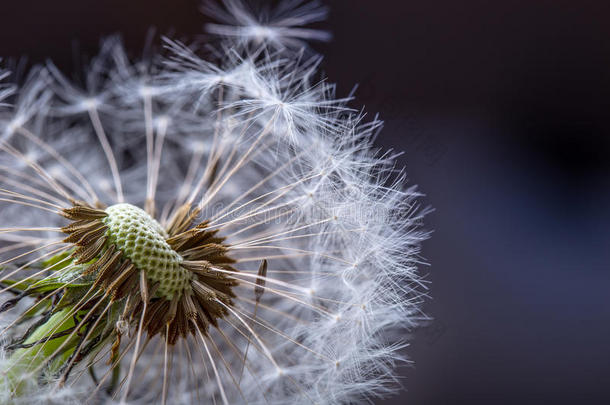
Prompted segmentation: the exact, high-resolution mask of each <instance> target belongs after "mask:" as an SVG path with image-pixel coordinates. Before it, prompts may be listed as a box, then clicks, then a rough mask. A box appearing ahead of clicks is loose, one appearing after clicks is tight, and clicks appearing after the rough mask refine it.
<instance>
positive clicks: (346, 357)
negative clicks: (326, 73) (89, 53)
mask: <svg viewBox="0 0 610 405" xmlns="http://www.w3.org/2000/svg"><path fill="white" fill-rule="evenodd" d="M214 10H215V11H213V13H214V16H216V17H217V18H219V19H220V20H221V22H222V23H223V24H225V25H216V26H211V28H210V27H208V28H209V29H210V31H212V32H214V33H216V34H219V35H222V36H223V37H224V41H223V43H222V47H221V48H220V49H222V50H223V55H224V56H223V57H220V58H218V57H215V58H212V59H210V60H204V59H203V58H202V57H200V56H199V55H198V53H197V52H196V51H195V50H193V49H192V48H191V47H189V46H187V45H185V44H182V43H179V42H176V41H172V40H169V39H165V42H164V44H165V51H164V54H163V55H157V56H154V57H152V58H147V59H144V60H139V61H132V60H130V59H129V58H128V57H127V56H126V53H125V51H124V49H123V47H122V45H121V42H120V40H119V39H117V38H111V39H108V40H106V42H105V43H104V44H103V46H102V50H101V52H100V54H99V55H98V56H97V57H96V58H95V59H94V60H93V61H92V62H91V63H90V66H89V67H88V68H87V70H86V71H87V74H86V77H85V80H84V82H83V83H74V82H71V81H70V80H68V79H67V78H66V77H64V76H63V75H62V74H61V72H60V71H59V70H58V69H57V68H56V67H55V66H53V65H52V64H50V63H49V64H47V65H46V66H41V67H37V68H35V69H33V70H32V71H31V72H30V74H29V76H28V78H27V80H26V81H25V82H24V84H22V85H21V86H19V87H18V88H17V86H13V85H8V84H4V85H1V86H0V134H1V135H0V205H1V209H0V219H1V221H2V227H1V228H0V299H2V301H0V345H1V350H2V351H1V353H0V363H1V367H0V369H1V371H0V402H1V403H15V404H17V403H36V402H38V403H62V404H66V403H70V401H72V402H75V403H82V402H83V401H85V402H89V403H110V402H118V403H133V404H148V403H162V404H166V403H170V404H181V403H184V404H187V403H188V404H190V403H215V404H216V403H219V404H236V403H251V404H256V403H269V404H276V403H278V404H283V403H289V402H290V403H316V404H323V403H349V402H354V401H358V400H362V399H366V398H371V397H374V396H378V395H384V394H387V393H388V392H391V391H392V390H393V389H395V388H396V376H395V375H394V373H393V368H394V365H395V363H396V362H397V361H402V360H404V359H403V358H402V356H401V355H400V354H399V350H400V349H401V348H403V347H404V346H405V345H406V342H405V341H404V340H403V339H402V337H401V333H404V332H405V331H408V330H410V329H412V328H413V327H415V326H417V325H418V324H419V323H420V322H421V321H422V320H424V319H425V316H424V315H423V314H422V313H421V310H420V305H421V301H422V299H423V297H424V295H425V283H424V281H423V280H422V279H421V278H420V277H419V276H418V274H417V265H418V264H419V263H420V262H421V259H420V258H419V246H420V242H421V241H422V240H423V239H425V238H426V236H427V234H426V233H425V232H424V231H422V230H420V226H421V219H422V218H423V216H424V215H425V214H426V209H422V208H420V207H419V205H418V203H417V201H416V198H417V197H418V193H417V191H416V190H415V188H414V187H410V188H407V187H405V175H404V172H402V171H400V170H397V169H396V168H395V158H396V155H394V154H391V153H385V154H380V153H379V152H377V151H376V150H375V149H373V147H372V139H373V137H374V136H375V135H376V133H377V132H378V131H379V129H380V128H381V122H380V121H378V120H377V119H373V120H372V121H367V120H366V119H365V116H364V114H363V113H361V112H358V111H356V110H353V109H351V108H350V107H349V106H348V103H349V102H350V99H349V98H337V97H336V96H335V91H334V87H333V86H332V85H330V84H328V83H327V82H326V81H325V80H323V78H322V77H321V76H320V75H319V73H317V65H318V63H319V58H318V57H317V56H308V57H304V55H305V54H304V53H303V52H302V51H300V50H298V49H295V46H297V45H301V41H302V40H308V39H323V37H325V36H324V35H322V34H320V33H318V32H317V31H312V30H308V29H305V28H298V29H296V28H292V27H294V26H298V27H300V26H302V25H305V24H308V23H311V22H314V21H318V20H319V19H321V18H322V17H323V16H324V15H325V9H324V8H322V7H321V6H320V5H319V4H318V3H316V2H310V3H303V2H298V1H288V2H287V3H286V4H284V5H281V6H280V8H279V9H276V10H272V11H271V12H269V13H268V14H267V17H268V18H267V19H266V20H260V19H258V20H256V19H254V17H253V15H254V14H251V12H250V11H247V9H246V8H245V6H244V5H243V4H242V3H241V2H238V1H226V2H224V8H221V7H215V8H214ZM219 10H224V11H222V13H221V12H220V11H219ZM290 10H292V14H291V13H290ZM261 21H265V22H264V23H263V22H261ZM226 24H237V25H238V26H233V27H230V26H228V25H226ZM255 26H256V27H259V28H257V29H261V27H265V30H264V35H262V34H261V35H262V36H261V35H254V34H253V33H252V32H253V27H255ZM228 40H230V41H233V42H232V45H229V42H227V41H228ZM280 45H282V46H280ZM216 54H218V53H216ZM7 77H8V74H7V73H2V72H0V80H1V79H6V78H7Z"/></svg>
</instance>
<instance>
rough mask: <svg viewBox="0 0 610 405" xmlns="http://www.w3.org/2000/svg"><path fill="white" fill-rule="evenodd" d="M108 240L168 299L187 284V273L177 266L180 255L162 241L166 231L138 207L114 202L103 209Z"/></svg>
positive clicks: (181, 290) (180, 291)
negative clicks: (156, 284) (156, 283)
mask: <svg viewBox="0 0 610 405" xmlns="http://www.w3.org/2000/svg"><path fill="white" fill-rule="evenodd" d="M106 213H107V214H108V216H107V217H105V218H104V219H102V222H103V223H104V224H105V225H107V226H108V230H107V235H108V243H109V244H112V245H114V246H116V248H117V249H118V250H119V251H121V252H122V253H123V254H124V255H125V257H126V258H128V259H129V260H131V262H132V263H133V264H134V265H135V266H136V267H137V268H138V270H140V271H144V272H145V273H146V276H147V277H148V278H149V280H150V281H151V284H152V283H155V282H158V283H159V288H158V290H157V293H158V294H159V295H161V296H163V297H165V298H167V299H169V300H171V299H172V298H173V297H174V296H176V295H178V296H179V295H180V294H182V292H183V291H184V290H185V288H188V287H189V286H190V280H191V274H190V272H189V271H187V270H185V269H184V268H182V266H180V263H182V257H180V255H179V254H178V253H176V252H175V251H174V250H173V249H172V248H171V246H170V245H169V244H168V243H167V242H166V241H165V239H166V238H167V232H166V231H165V230H164V229H163V227H162V226H161V225H160V224H159V223H158V222H157V221H156V220H155V219H154V218H152V217H151V216H150V215H148V214H147V213H146V212H145V211H144V210H142V209H141V208H138V207H135V206H133V205H131V204H125V203H123V204H115V205H112V206H110V207H108V208H106Z"/></svg>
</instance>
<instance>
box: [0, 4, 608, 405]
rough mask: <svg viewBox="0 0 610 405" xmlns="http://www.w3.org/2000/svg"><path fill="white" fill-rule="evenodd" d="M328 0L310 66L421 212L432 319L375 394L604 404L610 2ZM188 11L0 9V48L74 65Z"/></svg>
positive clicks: (403, 399)
mask: <svg viewBox="0 0 610 405" xmlns="http://www.w3.org/2000/svg"><path fill="white" fill-rule="evenodd" d="M328 3H330V4H329V5H330V6H331V15H330V18H329V20H328V22H327V23H324V24H321V26H323V27H325V28H328V29H330V30H332V32H333V34H334V40H333V41H332V42H331V43H329V44H322V45H316V48H317V50H319V51H321V52H322V53H323V54H324V55H325V56H326V59H325V62H324V64H323V67H324V69H325V71H326V72H327V74H328V76H329V78H330V80H331V81H333V82H338V83H339V86H338V89H339V93H340V94H341V95H346V94H347V93H348V92H349V91H350V90H351V89H352V86H353V85H354V84H356V83H359V85H360V87H359V89H358V91H357V92H356V96H357V98H358V101H357V103H356V104H355V105H358V106H360V105H364V106H365V107H366V109H367V111H369V113H371V114H372V113H375V112H379V113H380V114H381V116H382V117H383V118H384V119H385V121H386V127H385V129H384V131H383V132H382V133H381V135H380V137H379V139H378V141H377V143H378V145H379V146H380V147H384V148H394V149H396V150H403V151H405V154H404V155H403V156H402V157H401V158H400V163H401V164H402V165H405V166H406V167H407V171H408V173H409V177H410V179H411V181H412V182H413V183H417V184H419V186H420V189H421V191H422V192H424V193H425V194H426V197H425V198H424V199H423V203H424V204H426V205H431V206H433V207H434V208H435V209H436V211H435V212H434V213H432V214H431V215H430V216H429V218H428V221H427V227H428V228H429V229H432V230H434V234H433V237H432V239H430V240H429V241H427V242H426V243H425V246H424V255H425V257H426V258H427V259H428V261H429V262H430V264H431V266H429V267H424V268H422V271H423V272H424V273H426V274H428V280H430V281H431V295H432V297H433V299H432V300H430V301H429V302H428V304H427V305H426V310H427V312H428V313H429V314H430V315H431V316H432V317H434V318H435V321H434V322H433V323H432V324H431V325H430V326H428V327H426V328H423V329H420V330H419V331H417V332H416V333H415V334H414V340H413V343H412V345H411V347H410V348H409V349H408V353H409V355H410V357H411V359H412V360H413V361H414V364H413V365H412V366H405V367H403V368H401V370H400V374H401V376H402V377H403V379H402V382H403V384H404V386H405V391H403V392H402V393H401V394H400V395H398V396H395V397H393V398H390V399H387V400H380V401H378V402H376V403H378V404H403V403H409V404H541V403H548V404H564V403H565V404H598V403H599V404H601V403H610V386H609V379H610V340H609V339H610V333H609V332H610V266H609V264H610V131H609V129H610V23H609V21H610V3H609V2H605V1H586V0H581V1H573V0H522V1H517V0H505V1H484V0H479V1H475V0H462V1H454V0H429V1H411V0H396V1H390V0H383V1H381V0H377V1H371V0H333V1H332V2H330V1H329V2H328ZM198 4H199V0H128V1H127V0H104V1H94V0H54V1H47V0H38V1H33V0H11V1H8V0H7V1H3V2H2V5H1V6H0V55H2V56H4V57H7V56H13V57H17V56H21V55H27V56H28V60H27V62H26V63H24V64H23V66H27V65H28V64H31V63H36V62H41V61H44V60H45V59H46V58H52V59H53V60H54V61H55V62H56V63H57V64H58V65H59V66H60V67H61V68H63V69H64V70H65V71H66V72H76V70H77V69H75V66H78V65H79V60H81V59H82V57H84V56H86V55H89V56H91V55H94V54H95V52H96V49H97V46H98V43H99V38H100V37H102V36H105V35H109V34H113V33H117V32H120V33H122V35H123V37H124V38H125V41H126V44H127V47H128V49H130V50H132V51H133V53H134V54H137V53H138V52H139V49H141V48H142V45H143V43H144V41H145V38H146V33H147V31H148V28H149V27H150V26H154V27H156V28H157V30H158V32H160V33H174V34H176V35H178V36H184V37H191V38H192V37H193V36H194V35H199V34H201V32H202V25H203V23H204V22H205V21H206V19H205V17H204V16H202V15H201V14H199V13H198V12H197V7H198Z"/></svg>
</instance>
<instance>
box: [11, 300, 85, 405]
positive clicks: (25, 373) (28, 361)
mask: <svg viewBox="0 0 610 405" xmlns="http://www.w3.org/2000/svg"><path fill="white" fill-rule="evenodd" d="M72 310H73V307H72V306H69V307H67V308H64V309H62V310H60V311H59V312H57V313H55V314H53V315H52V316H51V317H50V318H49V320H48V321H47V322H45V323H44V324H43V325H41V326H39V327H38V328H37V329H36V330H35V331H34V332H33V333H32V334H31V335H30V336H29V337H28V338H27V339H26V340H25V341H24V342H23V343H24V344H25V345H27V344H32V343H36V342H38V341H41V343H39V344H34V345H33V346H32V347H28V348H20V349H17V350H15V351H14V352H13V353H12V354H11V356H10V358H9V359H8V365H7V366H6V368H5V370H4V371H3V374H4V375H3V376H2V377H3V378H2V380H0V389H3V388H7V387H6V385H8V388H9V389H10V392H13V393H14V396H17V397H18V396H21V395H23V391H24V389H25V384H26V382H27V381H36V380H37V378H38V375H39V373H38V372H39V371H42V370H43V369H44V368H45V367H46V366H47V363H49V362H50V361H51V360H52V359H51V356H53V355H55V356H54V357H55V359H54V362H53V365H52V367H53V366H54V367H57V368H58V367H60V366H61V364H63V362H64V361H65V360H66V359H67V358H68V357H69V356H70V354H71V353H72V352H73V351H74V349H75V347H76V344H77V339H78V336H76V333H67V334H66V335H65V336H61V337H56V338H54V339H49V337H51V336H53V335H57V334H58V333H61V332H64V331H67V330H69V329H72V328H74V327H75V326H76V325H75V324H74V317H73V315H74V314H72ZM68 339H69V340H70V341H68V343H66V344H64V342H66V341H67V340H68ZM45 340H46V341H45ZM62 345H63V347H62V348H61V350H59V352H58V353H55V352H56V351H58V349H59V348H60V346H62ZM55 371H56V370H55ZM32 374H33V375H32ZM2 386H4V387H2Z"/></svg>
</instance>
